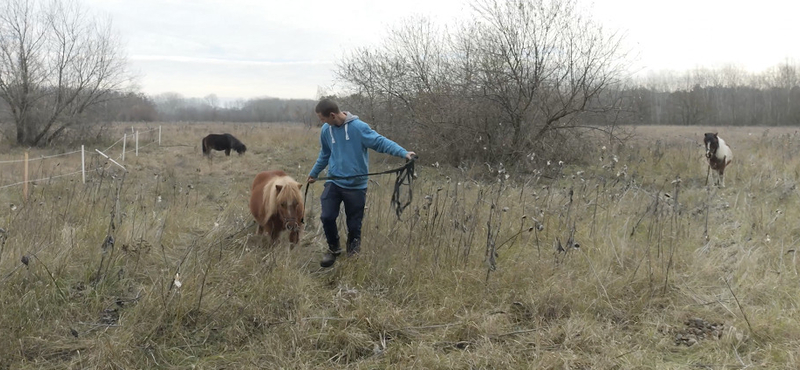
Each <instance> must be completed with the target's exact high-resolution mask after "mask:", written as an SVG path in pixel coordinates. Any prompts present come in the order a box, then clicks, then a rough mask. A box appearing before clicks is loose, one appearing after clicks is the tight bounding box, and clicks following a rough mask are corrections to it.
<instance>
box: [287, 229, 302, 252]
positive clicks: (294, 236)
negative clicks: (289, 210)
mask: <svg viewBox="0 0 800 370" xmlns="http://www.w3.org/2000/svg"><path fill="white" fill-rule="evenodd" d="M299 241H300V231H292V232H291V233H289V243H291V244H290V246H289V249H291V248H294V245H295V244H297V242H299Z"/></svg>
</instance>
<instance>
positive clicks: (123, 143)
mask: <svg viewBox="0 0 800 370" xmlns="http://www.w3.org/2000/svg"><path fill="white" fill-rule="evenodd" d="M127 142H128V133H127V132H126V133H124V134H122V162H123V163H125V144H126V143H127Z"/></svg>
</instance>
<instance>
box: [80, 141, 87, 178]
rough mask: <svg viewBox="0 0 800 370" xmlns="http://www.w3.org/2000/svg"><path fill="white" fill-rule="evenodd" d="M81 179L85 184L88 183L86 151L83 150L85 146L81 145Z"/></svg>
mask: <svg viewBox="0 0 800 370" xmlns="http://www.w3.org/2000/svg"><path fill="white" fill-rule="evenodd" d="M81 177H82V178H83V183H84V184H85V183H86V151H85V150H84V149H83V145H81Z"/></svg>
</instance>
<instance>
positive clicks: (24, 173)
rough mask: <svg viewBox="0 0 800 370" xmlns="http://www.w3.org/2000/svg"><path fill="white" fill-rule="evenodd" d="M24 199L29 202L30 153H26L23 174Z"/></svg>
mask: <svg viewBox="0 0 800 370" xmlns="http://www.w3.org/2000/svg"><path fill="white" fill-rule="evenodd" d="M22 199H24V200H25V201H26V202H27V201H28V151H27V150H26V151H25V169H24V170H23V172H22Z"/></svg>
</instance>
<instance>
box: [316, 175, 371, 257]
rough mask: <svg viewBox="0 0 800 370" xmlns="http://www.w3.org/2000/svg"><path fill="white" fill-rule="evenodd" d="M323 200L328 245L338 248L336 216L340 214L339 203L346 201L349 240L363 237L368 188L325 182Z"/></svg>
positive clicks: (324, 226) (323, 222) (323, 215)
mask: <svg viewBox="0 0 800 370" xmlns="http://www.w3.org/2000/svg"><path fill="white" fill-rule="evenodd" d="M320 201H321V202H322V214H321V215H320V220H321V221H322V229H323V230H325V239H327V241H328V247H329V248H331V249H334V248H336V249H338V247H339V230H338V228H337V227H336V218H337V217H338V216H339V205H340V204H342V203H344V213H345V215H346V216H347V239H348V240H347V241H348V242H350V241H351V240H353V239H354V238H359V239H360V238H361V221H363V220H364V206H365V205H366V202H367V189H345V188H342V187H339V186H337V185H336V184H334V183H332V182H327V183H325V190H323V191H322V196H321V197H320Z"/></svg>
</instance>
